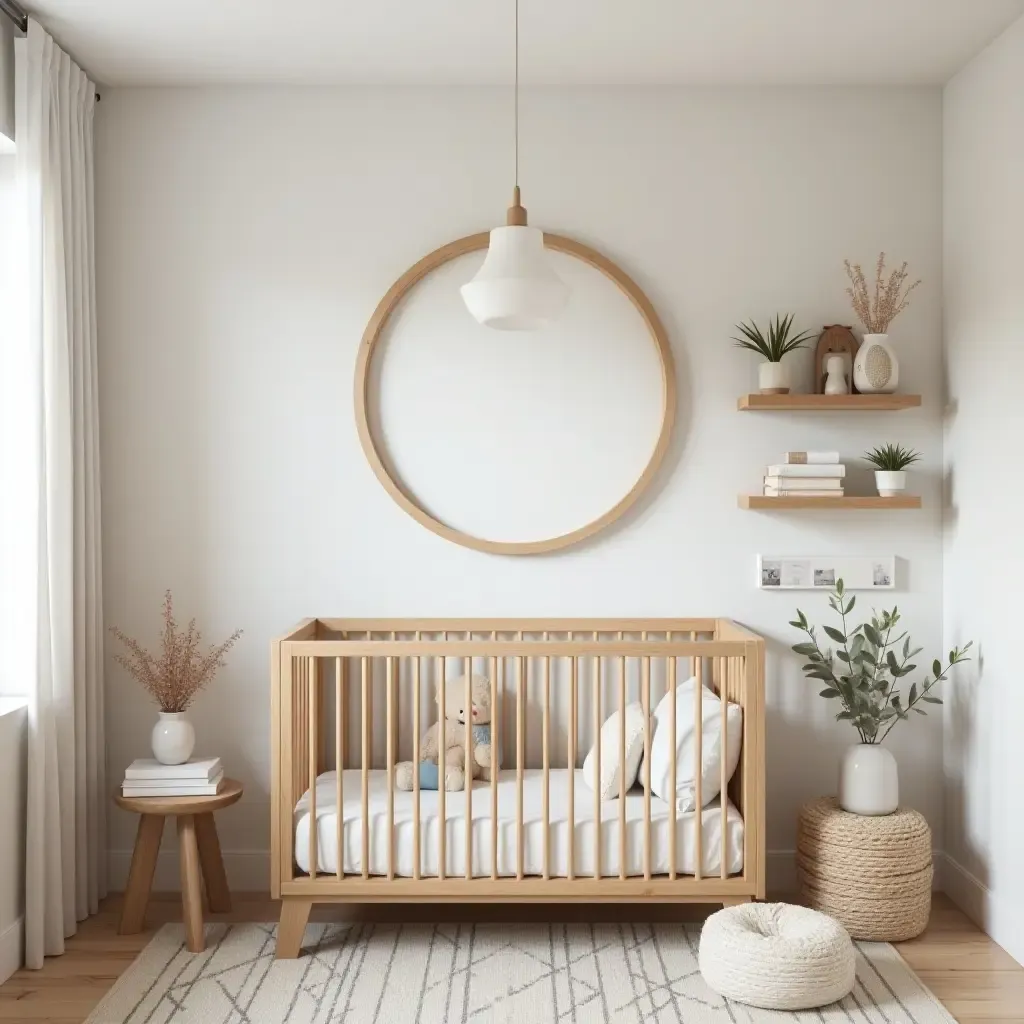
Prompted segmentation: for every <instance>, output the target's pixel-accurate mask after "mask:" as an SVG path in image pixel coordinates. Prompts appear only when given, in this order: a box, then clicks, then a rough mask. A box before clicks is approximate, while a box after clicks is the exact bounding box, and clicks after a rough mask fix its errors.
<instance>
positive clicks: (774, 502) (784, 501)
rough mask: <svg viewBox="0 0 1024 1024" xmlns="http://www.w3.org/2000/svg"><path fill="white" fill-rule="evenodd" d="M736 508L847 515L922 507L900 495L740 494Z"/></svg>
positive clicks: (912, 497)
mask: <svg viewBox="0 0 1024 1024" xmlns="http://www.w3.org/2000/svg"><path fill="white" fill-rule="evenodd" d="M739 506H740V508H744V509H756V510H760V511H764V512H774V511H779V512H799V511H813V510H814V509H832V510H834V511H843V512H849V511H851V510H853V509H864V510H866V509H879V510H884V509H914V508H920V507H921V499H920V497H918V496H917V495H916V494H902V495H900V496H899V497H895V498H882V497H879V496H878V495H877V494H876V495H851V494H844V495H843V496H842V497H841V498H840V497H835V498H834V497H831V496H829V497H810V498H800V497H793V496H790V495H773V494H741V495H740V496H739Z"/></svg>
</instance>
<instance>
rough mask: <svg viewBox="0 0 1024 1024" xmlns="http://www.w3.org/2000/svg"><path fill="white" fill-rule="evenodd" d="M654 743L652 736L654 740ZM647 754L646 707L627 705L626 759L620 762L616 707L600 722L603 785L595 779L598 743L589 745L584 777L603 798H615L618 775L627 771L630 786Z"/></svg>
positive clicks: (628, 785)
mask: <svg viewBox="0 0 1024 1024" xmlns="http://www.w3.org/2000/svg"><path fill="white" fill-rule="evenodd" d="M651 742H652V743H653V742H654V741H653V739H652V740H651ZM643 756H644V709H643V705H641V704H639V703H637V704H627V705H626V763H625V765H620V764H619V712H618V711H617V710H616V711H614V712H613V713H612V714H611V715H610V716H609V717H608V718H607V719H606V720H605V723H604V725H602V726H601V779H600V788H598V783H597V781H596V779H595V775H596V773H597V747H596V745H595V746H593V747H591V748H590V753H589V754H587V756H586V759H585V760H584V762H583V781H584V782H586V784H587V785H588V786H589V787H590V788H591V789H592V790H594V791H595V792H599V793H600V794H601V799H602V800H614V799H615V797H617V796H618V795H619V776H620V774H622V773H624V774H625V776H626V786H625V788H626V789H627V790H628V789H629V788H630V787H631V786H632V785H633V783H634V782H636V773H637V770H638V769H639V767H640V761H641V759H642V758H643Z"/></svg>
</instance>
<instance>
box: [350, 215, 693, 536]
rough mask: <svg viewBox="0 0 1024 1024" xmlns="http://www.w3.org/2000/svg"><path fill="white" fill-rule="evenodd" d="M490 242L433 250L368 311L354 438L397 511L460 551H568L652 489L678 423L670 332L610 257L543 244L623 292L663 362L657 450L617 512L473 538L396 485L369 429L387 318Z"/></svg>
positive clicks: (473, 239)
mask: <svg viewBox="0 0 1024 1024" xmlns="http://www.w3.org/2000/svg"><path fill="white" fill-rule="evenodd" d="M489 243H490V234H489V232H486V231H482V232H480V233H478V234H475V235H468V236H466V237H465V238H459V239H457V240H456V241H454V242H449V243H448V244H447V245H443V246H441V247H440V248H439V249H435V250H434V251H433V252H431V253H428V254H427V255H426V256H424V257H423V258H422V259H421V260H419V262H417V263H415V264H414V265H413V266H412V267H410V268H409V269H408V270H407V271H406V272H405V273H404V274H403V275H402V276H401V277H400V278H399V279H398V280H397V281H396V282H395V283H394V284H393V285H392V286H391V287H390V288H389V289H388V291H387V293H386V294H385V295H384V297H383V298H382V299H381V300H380V302H379V303H378V305H377V308H376V309H375V310H374V311H373V316H371V317H370V322H369V323H368V324H367V325H366V330H365V331H364V332H363V337H362V341H361V342H360V345H359V357H358V359H357V360H356V373H355V395H354V405H355V416H356V429H357V431H358V434H359V442H360V444H361V445H362V447H363V453H364V454H365V455H366V458H367V461H368V462H369V463H370V468H371V469H372V470H373V472H374V474H375V475H376V476H377V479H378V480H379V481H380V482H381V484H382V485H383V486H384V489H385V490H386V491H387V492H388V494H390V495H391V497H392V498H393V499H394V500H395V501H396V502H397V503H398V505H399V506H400V507H401V508H402V509H403V510H404V511H405V512H407V513H408V514H409V515H410V516H412V517H413V519H415V520H416V521H417V522H418V523H419V524H420V525H421V526H425V527H426V528H427V529H428V530H431V531H432V532H433V533H436V534H437V535H438V536H439V537H443V538H445V540H449V541H452V542H453V543H455V544H461V545H463V546H464V547H468V548H475V549H476V550H477V551H487V552H490V553H491V554H500V555H534V554H544V553H546V552H549V551H557V550H559V549H560V548H565V547H568V546H569V545H571V544H577V543H579V542H580V541H582V540H586V539H587V538H588V537H592V536H593V535H594V534H595V533H597V532H598V531H600V530H603V529H604V528H605V527H606V526H609V525H611V524H612V523H614V522H615V521H616V520H617V519H619V518H620V517H621V516H622V515H623V514H624V513H625V512H626V511H627V510H628V509H629V508H631V507H632V506H633V505H634V504H635V503H636V501H637V500H638V499H639V497H640V496H641V495H642V494H643V492H644V491H645V490H646V489H647V488H648V486H650V484H651V481H652V480H653V479H654V477H655V475H656V473H657V471H658V467H659V466H660V465H661V462H662V460H663V458H664V457H665V452H666V451H667V450H668V446H669V442H670V441H671V438H672V426H673V424H674V422H675V412H676V380H675V366H674V363H673V359H672V348H671V346H670V344H669V340H668V334H667V333H666V331H665V328H664V326H663V325H662V323H661V320H660V319H659V318H658V314H657V313H656V312H655V309H654V306H653V305H652V304H651V301H650V299H648V298H647V296H646V295H645V294H644V292H643V290H642V289H641V288H640V286H639V285H638V284H637V283H636V282H635V281H634V280H633V279H632V278H631V277H630V276H629V275H628V274H626V272H625V271H624V270H622V269H621V268H620V267H619V266H617V265H616V264H615V263H613V262H612V261H611V260H610V259H608V257H607V256H604V255H603V254H601V253H599V252H598V251H597V250H595V249H592V248H590V247H589V246H587V245H584V244H583V243H582V242H577V241H575V240H574V239H571V238H566V237H564V236H562V235H552V234H548V233H545V235H544V244H545V246H546V247H547V248H548V249H553V250H554V251H555V252H561V253H565V254H566V255H568V256H572V257H574V258H575V259H578V260H581V261H582V262H584V263H586V264H588V265H589V266H591V267H593V268H594V269H596V270H598V271H600V272H601V273H602V274H604V275H605V277H607V278H608V279H609V280H610V281H612V282H613V283H614V284H615V285H616V286H617V287H618V288H619V289H620V290H621V291H622V292H623V294H624V295H625V296H626V297H627V298H628V299H629V300H630V302H631V303H632V304H633V306H634V308H635V309H636V310H637V312H638V313H639V314H640V316H641V318H642V319H643V321H644V324H645V325H646V327H647V330H648V332H649V333H650V336H651V341H652V343H653V345H654V349H655V352H656V354H657V356H658V358H659V360H660V364H661V428H660V430H659V432H658V437H657V440H656V441H655V444H654V449H653V450H652V452H651V456H650V458H649V459H648V462H647V465H646V466H645V467H644V469H643V471H642V472H641V473H640V475H639V476H638V478H637V481H636V483H635V484H634V485H633V486H632V488H631V489H630V490H629V491H628V492H627V493H626V495H625V496H624V497H622V498H621V499H620V500H619V501H618V503H617V504H616V505H615V506H614V507H612V508H611V509H609V510H608V511H607V512H605V513H604V515H602V516H599V517H598V518H597V519H595V520H594V521H593V522H591V523H588V524H586V525H585V526H582V527H580V528H579V529H576V530H572V531H570V532H569V533H565V534H562V535H561V536H558V537H550V538H548V539H545V540H539V541H496V540H485V539H484V538H482V537H475V536H473V535H471V534H468V533H465V532H463V531H462V530H458V529H456V528H454V527H452V526H449V525H448V524H447V523H443V522H441V521H440V520H439V519H436V518H434V516H432V515H431V514H430V513H429V512H427V511H426V509H424V508H423V507H422V506H421V505H420V504H419V502H418V501H417V500H416V497H415V495H414V494H413V493H412V491H410V490H409V489H408V488H407V487H406V486H405V484H404V483H403V482H402V481H401V480H399V479H397V478H396V477H393V476H392V475H391V473H390V471H389V470H388V468H387V466H386V465H385V463H384V460H383V459H382V458H381V456H380V453H379V452H378V450H377V442H376V439H375V438H374V436H373V432H372V430H371V427H370V422H371V419H372V416H371V413H370V404H371V403H370V388H371V383H372V380H373V373H372V362H373V356H374V353H375V352H376V350H377V347H378V342H379V341H380V339H381V337H382V335H383V334H384V331H385V328H386V327H387V324H388V321H389V319H390V317H391V315H392V314H393V313H394V311H395V309H396V308H397V307H398V305H399V304H400V303H401V302H402V300H403V298H404V297H405V296H406V294H407V293H408V292H409V291H410V290H411V289H412V288H413V287H415V285H417V284H418V283H419V282H420V281H421V280H422V279H423V278H425V277H426V276H427V275H428V274H431V273H432V272H433V271H435V270H437V269H438V268H439V267H442V266H444V265H445V264H446V263H448V262H450V261H451V260H454V259H458V258H459V257H460V256H465V255H466V254H468V253H472V252H478V251H479V250H481V249H486V248H487V246H488V244H489Z"/></svg>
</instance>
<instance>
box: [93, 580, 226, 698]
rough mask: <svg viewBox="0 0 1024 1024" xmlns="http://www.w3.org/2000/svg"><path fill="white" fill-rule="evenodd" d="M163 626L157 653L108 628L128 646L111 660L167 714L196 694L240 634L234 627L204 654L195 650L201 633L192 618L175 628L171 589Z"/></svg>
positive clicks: (166, 596)
mask: <svg viewBox="0 0 1024 1024" xmlns="http://www.w3.org/2000/svg"><path fill="white" fill-rule="evenodd" d="M163 618H164V628H163V635H162V637H161V651H160V655H159V657H157V656H156V655H153V654H150V653H149V651H147V650H146V649H145V648H144V647H143V646H142V645H141V644H140V643H139V642H138V641H137V640H133V639H132V638H131V637H130V636H126V635H125V634H124V633H122V632H121V630H119V629H118V628H117V627H116V626H111V627H110V632H111V633H113V634H114V636H116V637H117V639H118V640H120V641H121V643H123V644H124V645H125V647H127V648H128V653H127V654H116V655H114V660H115V661H116V662H117V663H118V664H119V665H120V666H122V668H124V669H125V670H126V671H128V672H129V673H130V674H131V675H132V676H134V677H135V678H136V679H137V680H138V681H139V682H140V683H142V685H143V686H144V687H145V689H146V690H148V691H149V694H150V696H151V697H152V698H153V699H154V700H155V701H156V703H157V704H158V705H159V707H160V710H161V711H163V712H166V713H169V714H176V713H180V712H182V711H185V710H186V709H187V708H188V706H189V705H190V704H191V703H192V701H193V700H195V698H196V695H197V694H198V693H199V691H200V690H202V689H203V688H204V687H205V686H206V685H207V684H208V683H209V682H210V680H211V679H213V677H214V676H215V675H216V674H217V670H218V669H220V668H223V667H224V665H225V661H224V656H225V655H226V654H227V652H228V651H229V650H231V648H232V647H233V646H234V645H235V641H236V640H238V638H239V637H240V636H241V635H242V631H241V630H240V629H236V630H235V631H234V633H232V634H231V636H229V637H228V639H227V640H225V641H224V643H222V644H220V645H219V646H215V647H211V648H210V649H209V650H208V651H207V652H206V653H205V654H204V653H201V652H200V650H199V644H200V643H201V641H202V634H201V633H200V632H199V630H198V629H196V620H195V619H192V620H191V621H190V622H189V624H188V626H187V628H186V629H185V631H184V632H181V633H179V632H178V624H177V622H175V620H174V604H173V601H172V599H171V592H170V591H169V590H168V591H167V592H166V594H164V610H163Z"/></svg>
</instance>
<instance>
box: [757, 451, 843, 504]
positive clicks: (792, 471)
mask: <svg viewBox="0 0 1024 1024" xmlns="http://www.w3.org/2000/svg"><path fill="white" fill-rule="evenodd" d="M845 476H846V467H845V466H844V465H842V464H841V463H840V462H839V452H786V454H785V455H783V456H782V461H781V463H780V464H779V465H777V466H769V467H768V470H767V475H766V476H765V478H764V493H765V494H767V495H770V496H771V497H776V498H841V497H842V496H843V478H844V477H845Z"/></svg>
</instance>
